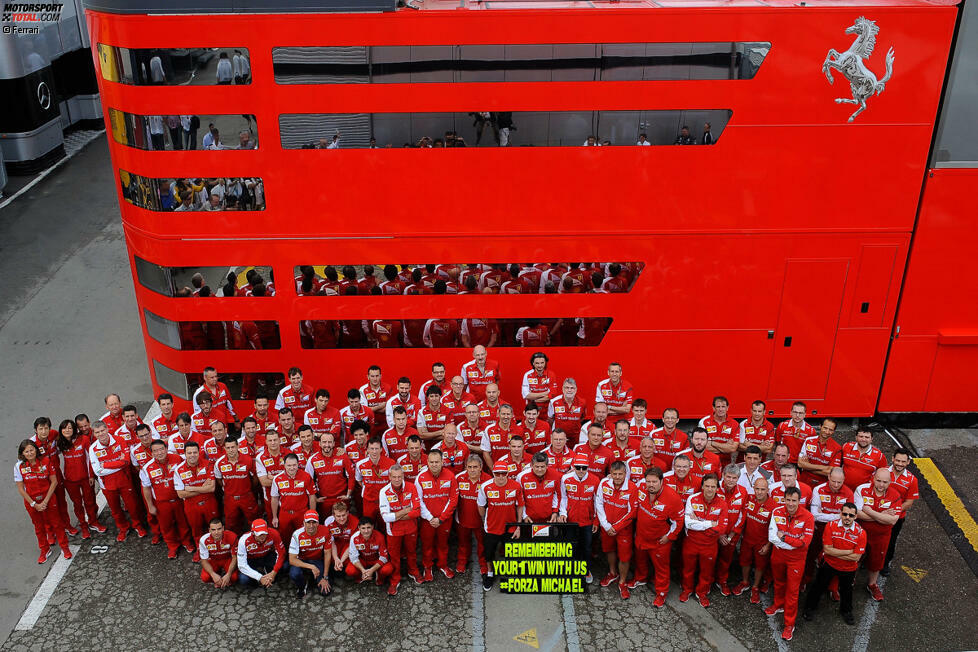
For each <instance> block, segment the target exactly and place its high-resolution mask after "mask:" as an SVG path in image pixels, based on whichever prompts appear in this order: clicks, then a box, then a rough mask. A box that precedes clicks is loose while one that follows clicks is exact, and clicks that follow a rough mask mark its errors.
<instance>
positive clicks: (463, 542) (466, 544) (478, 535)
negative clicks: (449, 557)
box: [456, 525, 489, 575]
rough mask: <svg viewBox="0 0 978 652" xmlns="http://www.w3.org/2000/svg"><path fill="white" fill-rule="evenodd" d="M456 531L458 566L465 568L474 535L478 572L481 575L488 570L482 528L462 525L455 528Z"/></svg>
mask: <svg viewBox="0 0 978 652" xmlns="http://www.w3.org/2000/svg"><path fill="white" fill-rule="evenodd" d="M456 532H457V533H458V568H465V565H466V563H467V562H468V561H469V557H470V556H471V555H472V537H475V545H476V553H477V554H478V559H479V572H481V573H482V574H483V575H485V574H486V573H488V572H489V566H488V565H487V564H486V553H485V550H484V549H483V543H482V537H483V536H485V532H484V531H483V529H482V528H481V527H480V528H474V527H463V526H461V525H459V526H458V528H457V529H456Z"/></svg>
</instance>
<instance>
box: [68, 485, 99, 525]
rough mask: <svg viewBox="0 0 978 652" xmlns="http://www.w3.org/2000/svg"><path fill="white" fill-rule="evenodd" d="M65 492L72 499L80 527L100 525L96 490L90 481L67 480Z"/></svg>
mask: <svg viewBox="0 0 978 652" xmlns="http://www.w3.org/2000/svg"><path fill="white" fill-rule="evenodd" d="M65 492H66V493H67V494H68V496H69V497H71V505H72V507H74V510H75V518H77V519H78V525H79V526H81V525H94V524H96V523H98V506H97V505H96V504H95V490H94V489H92V485H91V483H89V481H88V480H65ZM86 513H87V517H86Z"/></svg>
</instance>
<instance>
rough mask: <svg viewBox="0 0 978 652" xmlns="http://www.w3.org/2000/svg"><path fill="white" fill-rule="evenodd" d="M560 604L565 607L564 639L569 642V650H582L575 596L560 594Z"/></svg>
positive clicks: (577, 651)
mask: <svg viewBox="0 0 978 652" xmlns="http://www.w3.org/2000/svg"><path fill="white" fill-rule="evenodd" d="M560 604H561V606H562V607H563V608H564V640H565V641H566V642H567V652H580V650H581V638H580V635H579V634H578V632H577V612H576V611H574V598H573V597H572V596H570V595H562V596H560Z"/></svg>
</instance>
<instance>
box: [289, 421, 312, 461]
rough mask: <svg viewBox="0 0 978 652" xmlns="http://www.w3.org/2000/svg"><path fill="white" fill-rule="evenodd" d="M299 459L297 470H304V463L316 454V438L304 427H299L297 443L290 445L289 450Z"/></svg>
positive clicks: (309, 429) (310, 430) (310, 429)
mask: <svg viewBox="0 0 978 652" xmlns="http://www.w3.org/2000/svg"><path fill="white" fill-rule="evenodd" d="M289 450H290V451H292V452H293V453H295V455H296V457H297V458H299V468H300V469H304V468H306V462H308V461H309V458H310V457H312V456H313V455H315V454H316V450H317V447H316V436H315V435H313V434H312V428H310V427H309V426H306V425H302V426H299V441H298V442H296V443H294V444H292V447H291V448H290V449H289Z"/></svg>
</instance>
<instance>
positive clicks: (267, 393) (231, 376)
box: [185, 369, 302, 422]
mask: <svg viewBox="0 0 978 652" xmlns="http://www.w3.org/2000/svg"><path fill="white" fill-rule="evenodd" d="M185 377H186V381H185V382H186V383H187V385H188V386H189V387H191V388H193V389H192V391H191V393H190V395H191V396H193V392H196V391H197V389H198V388H199V387H200V386H201V385H203V384H204V377H203V376H202V375H201V374H200V373H192V374H185ZM217 380H218V381H220V382H222V383H224V384H225V385H227V388H228V392H229V393H230V394H231V398H232V399H235V400H252V399H254V398H257V397H259V396H264V397H265V398H267V399H270V402H271V404H272V406H274V405H275V397H276V396H277V395H278V393H279V391H280V390H281V389H282V388H283V387H285V375H284V374H281V373H267V372H245V373H240V372H238V373H225V372H223V371H221V370H220V369H218V372H217ZM272 411H274V408H273V409H272ZM297 417H298V421H299V422H301V420H302V416H301V415H297Z"/></svg>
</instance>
